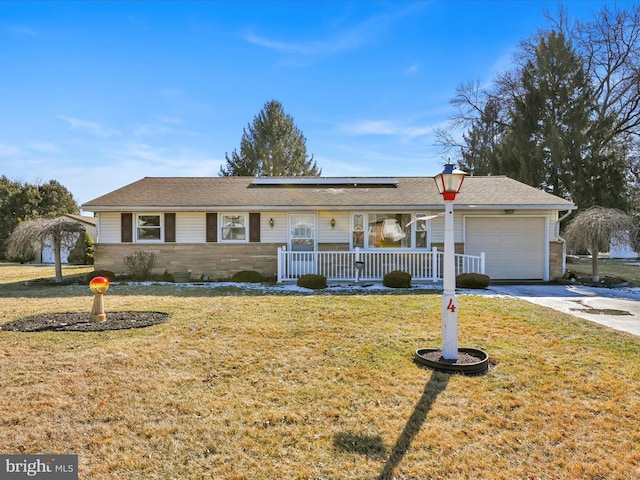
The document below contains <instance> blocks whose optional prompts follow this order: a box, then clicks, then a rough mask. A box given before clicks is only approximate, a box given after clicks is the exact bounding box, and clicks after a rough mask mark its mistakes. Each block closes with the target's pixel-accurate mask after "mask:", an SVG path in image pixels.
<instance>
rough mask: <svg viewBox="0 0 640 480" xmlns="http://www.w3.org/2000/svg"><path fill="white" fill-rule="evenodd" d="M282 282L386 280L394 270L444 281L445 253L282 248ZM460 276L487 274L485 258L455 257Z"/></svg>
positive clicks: (280, 268) (279, 250)
mask: <svg viewBox="0 0 640 480" xmlns="http://www.w3.org/2000/svg"><path fill="white" fill-rule="evenodd" d="M277 256H278V274H277V278H278V283H281V282H290V281H295V280H297V279H298V278H299V277H301V276H302V275H306V274H310V273H314V274H318V275H323V276H324V277H326V279H327V281H330V282H331V281H354V282H358V281H382V278H383V277H384V275H385V274H387V273H389V272H391V271H393V270H402V271H404V272H407V273H410V274H411V276H412V279H413V281H433V282H435V281H438V280H442V262H443V257H444V252H441V251H438V249H437V248H436V247H434V248H433V249H432V250H430V251H429V250H427V251H390V250H386V251H385V250H361V249H359V248H355V249H354V250H350V251H305V252H300V251H288V250H287V249H286V248H285V247H279V248H278V254H277ZM455 268H456V275H459V274H461V273H482V274H484V273H485V256H484V253H481V254H480V255H479V256H474V255H462V254H456V255H455Z"/></svg>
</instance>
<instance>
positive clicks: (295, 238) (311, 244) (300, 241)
mask: <svg viewBox="0 0 640 480" xmlns="http://www.w3.org/2000/svg"><path fill="white" fill-rule="evenodd" d="M315 250H316V216H315V214H313V213H292V214H290V215H289V251H290V252H296V253H292V255H291V256H290V257H289V258H290V262H289V264H288V265H287V268H288V272H289V275H294V276H298V277H299V276H302V275H306V274H308V273H316V272H317V263H316V254H315Z"/></svg>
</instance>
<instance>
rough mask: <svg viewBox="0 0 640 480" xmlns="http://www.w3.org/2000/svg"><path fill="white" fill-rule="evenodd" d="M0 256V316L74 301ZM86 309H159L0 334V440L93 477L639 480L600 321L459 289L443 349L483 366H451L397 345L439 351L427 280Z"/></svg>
mask: <svg viewBox="0 0 640 480" xmlns="http://www.w3.org/2000/svg"><path fill="white" fill-rule="evenodd" d="M10 268H15V267H11V266H2V265H0V323H6V322H9V321H12V320H15V319H17V318H21V317H23V316H27V315H34V314H40V313H44V312H72V311H73V312H78V311H89V310H90V309H91V304H92V296H91V294H90V292H89V291H88V288H87V286H86V285H67V286H61V287H44V288H41V287H25V286H24V285H23V281H24V278H23V277H20V275H19V274H12V276H11V278H13V279H14V280H13V281H12V282H4V281H3V280H2V279H3V278H9V273H8V269H10ZM5 273H6V275H5ZM17 279H19V280H17ZM105 307H106V310H107V315H108V313H109V311H113V312H115V311H135V310H141V311H142V310H144V311H150V310H154V311H161V312H167V313H170V314H171V315H172V318H171V319H170V320H169V321H168V322H166V323H164V324H161V325H157V326H152V327H147V328H144V329H136V330H121V331H106V332H87V333H78V332H38V333H16V332H3V331H0V344H1V345H2V349H1V350H0V372H2V375H1V376H0V390H1V391H2V395H3V402H1V404H0V425H2V428H1V429H0V451H2V452H3V453H16V454H18V453H26V454H29V453H73V454H78V455H79V467H80V468H79V470H80V478H81V479H98V480H100V479H116V478H118V479H120V478H123V479H124V478H126V479H140V480H142V479H145V480H147V479H159V480H160V479H162V480H166V479H225V480H226V479H260V480H262V479H278V480H280V479H336V480H338V479H340V480H344V479H354V480H362V479H388V480H391V479H392V478H396V479H398V480H400V479H415V480H417V479H421V480H423V479H438V478H440V479H446V480H452V479H470V478H474V479H475V478H477V479H491V480H493V479H508V480H511V479H556V478H563V479H565V478H576V479H608V480H615V479H620V480H622V479H624V480H627V479H629V478H634V477H640V467H639V466H640V450H639V449H638V448H637V446H638V444H640V430H639V429H638V425H640V400H639V399H640V360H638V351H639V349H640V338H637V337H634V336H631V335H628V334H625V333H620V332H617V331H613V330H609V329H607V328H605V327H602V326H600V325H596V324H593V323H590V322H587V321H582V320H580V319H577V318H574V317H571V316H568V315H564V314H560V313H557V312H555V311H552V310H548V309H545V308H542V307H538V306H535V305H533V304H530V303H527V302H524V301H519V300H516V299H504V298H491V297H483V296H468V295H464V296H461V297H460V335H459V337H460V345H461V346H467V347H475V348H481V349H483V350H486V351H487V352H489V354H490V356H491V359H492V361H493V362H494V366H493V367H492V369H491V371H490V372H489V373H488V374H487V375H485V376H481V377H463V376H450V375H447V374H442V373H435V372H432V371H430V370H427V369H423V368H420V367H418V366H417V365H416V364H414V363H413V362H412V360H411V357H412V354H413V352H414V351H415V350H416V349H417V348H420V347H429V346H435V347H437V346H439V342H440V296H439V295H424V294H423V295H393V296H390V295H340V296H328V295H322V294H317V295H309V296H296V295H288V296H268V295H243V296H233V295H226V296H225V295H222V296H221V295H218V294H214V293H212V292H210V291H209V290H207V289H193V288H190V289H187V288H181V287H179V286H163V287H162V288H157V287H154V286H127V285H113V286H112V288H111V289H110V290H109V291H108V292H107V294H105Z"/></svg>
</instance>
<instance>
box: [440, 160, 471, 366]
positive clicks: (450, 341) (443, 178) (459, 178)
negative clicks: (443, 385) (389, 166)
mask: <svg viewBox="0 0 640 480" xmlns="http://www.w3.org/2000/svg"><path fill="white" fill-rule="evenodd" d="M465 175H466V173H465V172H463V171H462V170H457V169H456V170H454V168H453V164H451V163H448V164H446V165H445V166H444V171H443V172H442V173H441V174H439V175H436V176H435V177H434V180H435V182H436V185H437V187H438V192H440V195H442V198H443V199H444V260H443V266H442V283H443V294H442V358H444V359H445V360H450V361H456V360H458V297H457V296H456V265H455V241H454V236H453V202H454V200H455V199H456V194H457V193H458V192H459V191H460V187H462V182H463V181H464V177H465Z"/></svg>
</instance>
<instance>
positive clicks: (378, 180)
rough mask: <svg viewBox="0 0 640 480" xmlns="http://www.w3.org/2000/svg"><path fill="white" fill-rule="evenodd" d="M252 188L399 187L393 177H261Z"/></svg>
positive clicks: (254, 181) (252, 184) (253, 182)
mask: <svg viewBox="0 0 640 480" xmlns="http://www.w3.org/2000/svg"><path fill="white" fill-rule="evenodd" d="M251 186H252V187H354V188H356V187H358V186H364V187H397V186H398V180H396V179H395V178H391V177H259V178H255V179H253V181H252V182H251Z"/></svg>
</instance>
